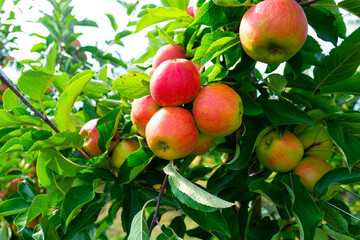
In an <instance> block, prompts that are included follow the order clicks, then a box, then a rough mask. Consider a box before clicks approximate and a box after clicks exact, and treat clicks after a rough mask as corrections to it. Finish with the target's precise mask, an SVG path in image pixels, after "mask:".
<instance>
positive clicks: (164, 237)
mask: <svg viewBox="0 0 360 240" xmlns="http://www.w3.org/2000/svg"><path fill="white" fill-rule="evenodd" d="M161 231H162V232H161V233H160V234H159V235H158V236H157V238H156V240H180V239H181V238H179V237H178V236H177V235H176V233H175V232H174V230H172V229H171V228H170V227H167V226H166V225H165V224H163V225H161Z"/></svg>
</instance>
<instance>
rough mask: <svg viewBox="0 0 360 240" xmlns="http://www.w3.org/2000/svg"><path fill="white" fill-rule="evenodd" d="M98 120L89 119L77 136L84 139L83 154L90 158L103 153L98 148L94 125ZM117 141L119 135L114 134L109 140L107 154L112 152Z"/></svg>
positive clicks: (97, 136)
mask: <svg viewBox="0 0 360 240" xmlns="http://www.w3.org/2000/svg"><path fill="white" fill-rule="evenodd" d="M98 120H99V118H95V119H91V120H90V121H88V122H87V123H85V124H84V126H83V127H82V128H81V130H80V132H79V134H80V135H81V136H83V137H84V138H85V141H84V144H83V148H84V150H85V152H86V153H87V154H89V156H91V157H97V156H99V155H101V154H102V153H103V152H102V151H101V150H100V148H99V146H98V140H99V136H100V133H99V131H98V130H97V129H96V124H97V121H98ZM119 141H120V139H119V135H118V133H116V134H115V135H114V137H113V139H112V140H111V143H110V147H109V153H111V152H112V150H113V149H114V147H115V146H116V145H117V144H118V143H119Z"/></svg>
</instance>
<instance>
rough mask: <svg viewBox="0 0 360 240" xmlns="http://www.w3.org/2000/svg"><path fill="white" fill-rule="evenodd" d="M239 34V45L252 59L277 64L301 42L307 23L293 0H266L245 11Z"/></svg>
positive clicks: (285, 58) (284, 59)
mask: <svg viewBox="0 0 360 240" xmlns="http://www.w3.org/2000/svg"><path fill="white" fill-rule="evenodd" d="M239 33H240V42H241V45H242V46H243V49H244V50H245V52H246V53H247V54H248V55H249V56H250V57H251V58H252V59H254V60H256V61H260V62H264V63H268V64H279V63H282V62H284V61H286V60H288V59H290V58H291V57H292V56H294V55H295V54H296V53H297V52H298V51H299V50H300V49H301V47H302V46H303V45H304V42H305V40H306V37H307V34H308V25H307V19H306V15H305V13H304V11H303V10H302V8H301V6H300V5H299V3H298V2H296V1H295V0H265V1H263V2H260V3H258V4H256V5H254V6H253V7H251V8H250V9H249V10H248V11H247V12H246V13H245V14H244V16H243V18H242V20H241V23H240V30H239Z"/></svg>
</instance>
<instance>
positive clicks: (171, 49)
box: [152, 44, 186, 70]
mask: <svg viewBox="0 0 360 240" xmlns="http://www.w3.org/2000/svg"><path fill="white" fill-rule="evenodd" d="M185 53H186V52H185V49H183V48H182V47H180V46H179V45H175V44H167V45H164V46H162V47H161V48H159V50H158V51H157V52H156V54H155V56H154V58H153V60H152V66H153V68H154V70H155V69H156V68H157V67H158V66H159V65H160V64H161V63H162V62H165V61H166V60H171V59H176V58H185Z"/></svg>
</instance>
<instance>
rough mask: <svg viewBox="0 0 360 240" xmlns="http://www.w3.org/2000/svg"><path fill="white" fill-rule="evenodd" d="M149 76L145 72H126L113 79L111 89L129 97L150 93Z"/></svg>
mask: <svg viewBox="0 0 360 240" xmlns="http://www.w3.org/2000/svg"><path fill="white" fill-rule="evenodd" d="M149 86H150V76H149V75H147V74H145V73H138V74H126V75H123V76H121V77H118V78H117V79H115V80H114V81H113V87H112V88H113V89H114V90H116V91H118V93H119V94H120V95H122V96H124V97H127V98H130V99H136V98H141V97H143V96H146V95H149V94H150V87H149Z"/></svg>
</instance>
